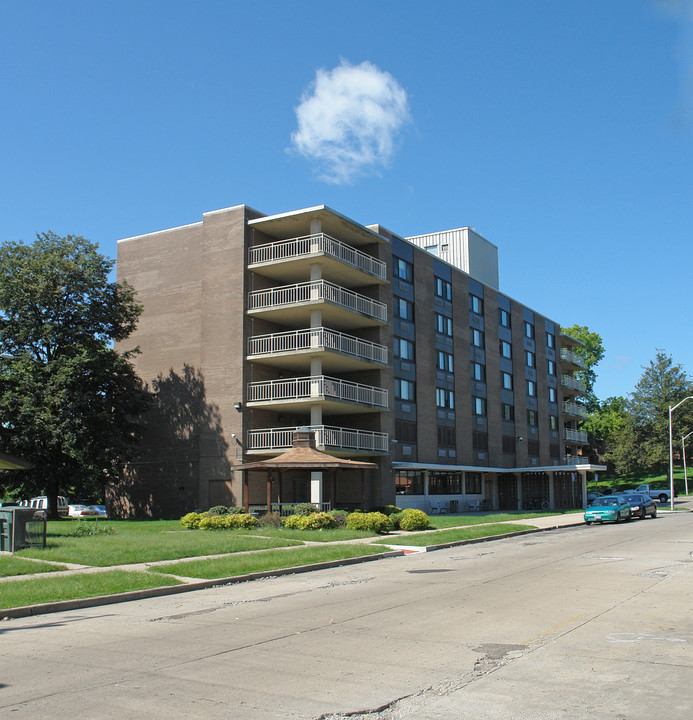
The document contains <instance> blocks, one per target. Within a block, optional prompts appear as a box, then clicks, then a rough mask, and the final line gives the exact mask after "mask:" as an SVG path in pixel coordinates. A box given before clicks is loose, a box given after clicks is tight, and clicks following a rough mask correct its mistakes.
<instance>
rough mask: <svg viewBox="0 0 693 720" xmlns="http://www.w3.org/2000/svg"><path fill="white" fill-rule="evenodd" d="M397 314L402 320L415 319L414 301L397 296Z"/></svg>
mask: <svg viewBox="0 0 693 720" xmlns="http://www.w3.org/2000/svg"><path fill="white" fill-rule="evenodd" d="M395 316H396V317H398V318H401V319H402V320H413V319H414V303H412V302H409V300H405V299H404V298H401V297H395Z"/></svg>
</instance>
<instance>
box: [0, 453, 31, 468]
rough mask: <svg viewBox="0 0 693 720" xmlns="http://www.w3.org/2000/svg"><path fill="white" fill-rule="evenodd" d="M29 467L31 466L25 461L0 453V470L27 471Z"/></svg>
mask: <svg viewBox="0 0 693 720" xmlns="http://www.w3.org/2000/svg"><path fill="white" fill-rule="evenodd" d="M31 467H33V466H32V464H31V463H29V462H27V461H26V460H22V459H21V458H17V457H12V455H5V453H0V470H28V469H29V468H31Z"/></svg>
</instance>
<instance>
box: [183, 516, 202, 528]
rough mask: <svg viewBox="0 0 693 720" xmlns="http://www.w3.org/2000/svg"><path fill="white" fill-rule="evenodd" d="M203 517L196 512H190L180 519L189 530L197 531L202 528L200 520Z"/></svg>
mask: <svg viewBox="0 0 693 720" xmlns="http://www.w3.org/2000/svg"><path fill="white" fill-rule="evenodd" d="M201 519H202V515H200V513H196V512H189V513H188V514H187V515H183V517H182V518H181V519H180V524H181V525H182V526H183V527H186V528H188V530H197V529H198V528H199V527H200V520H201Z"/></svg>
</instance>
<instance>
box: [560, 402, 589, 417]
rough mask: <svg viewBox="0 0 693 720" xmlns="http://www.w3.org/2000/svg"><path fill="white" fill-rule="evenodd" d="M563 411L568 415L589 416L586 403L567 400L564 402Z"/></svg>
mask: <svg viewBox="0 0 693 720" xmlns="http://www.w3.org/2000/svg"><path fill="white" fill-rule="evenodd" d="M563 412H564V413H565V414H566V415H577V416H578V417H581V418H586V417H587V408H586V407H585V406H584V405H580V404H578V403H574V402H568V401H567V400H566V401H564V402H563Z"/></svg>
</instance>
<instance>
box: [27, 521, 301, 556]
mask: <svg viewBox="0 0 693 720" xmlns="http://www.w3.org/2000/svg"><path fill="white" fill-rule="evenodd" d="M99 522H100V524H102V525H104V526H111V527H114V528H115V529H116V534H114V535H87V536H82V537H71V536H70V535H69V533H70V530H71V529H72V528H73V527H74V522H73V521H70V520H52V521H50V522H49V523H48V537H47V540H46V547H45V548H28V549H26V550H19V551H18V552H16V553H15V556H18V557H33V558H39V559H41V560H50V561H57V562H70V563H77V564H79V565H90V566H96V567H107V566H109V565H126V564H129V563H140V562H155V561H157V560H176V559H178V558H185V557H196V556H198V555H217V554H221V553H235V552H243V551H247V550H264V549H266V548H276V547H289V546H291V545H300V544H301V542H300V540H295V539H291V538H287V537H271V538H263V537H259V536H255V535H253V534H252V533H248V532H247V531H245V530H228V531H224V530H217V531H211V530H209V531H205V530H186V529H184V528H182V527H181V525H180V523H179V522H178V521H177V520H151V521H149V520H112V521H111V520H109V521H107V522H103V521H99Z"/></svg>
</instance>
